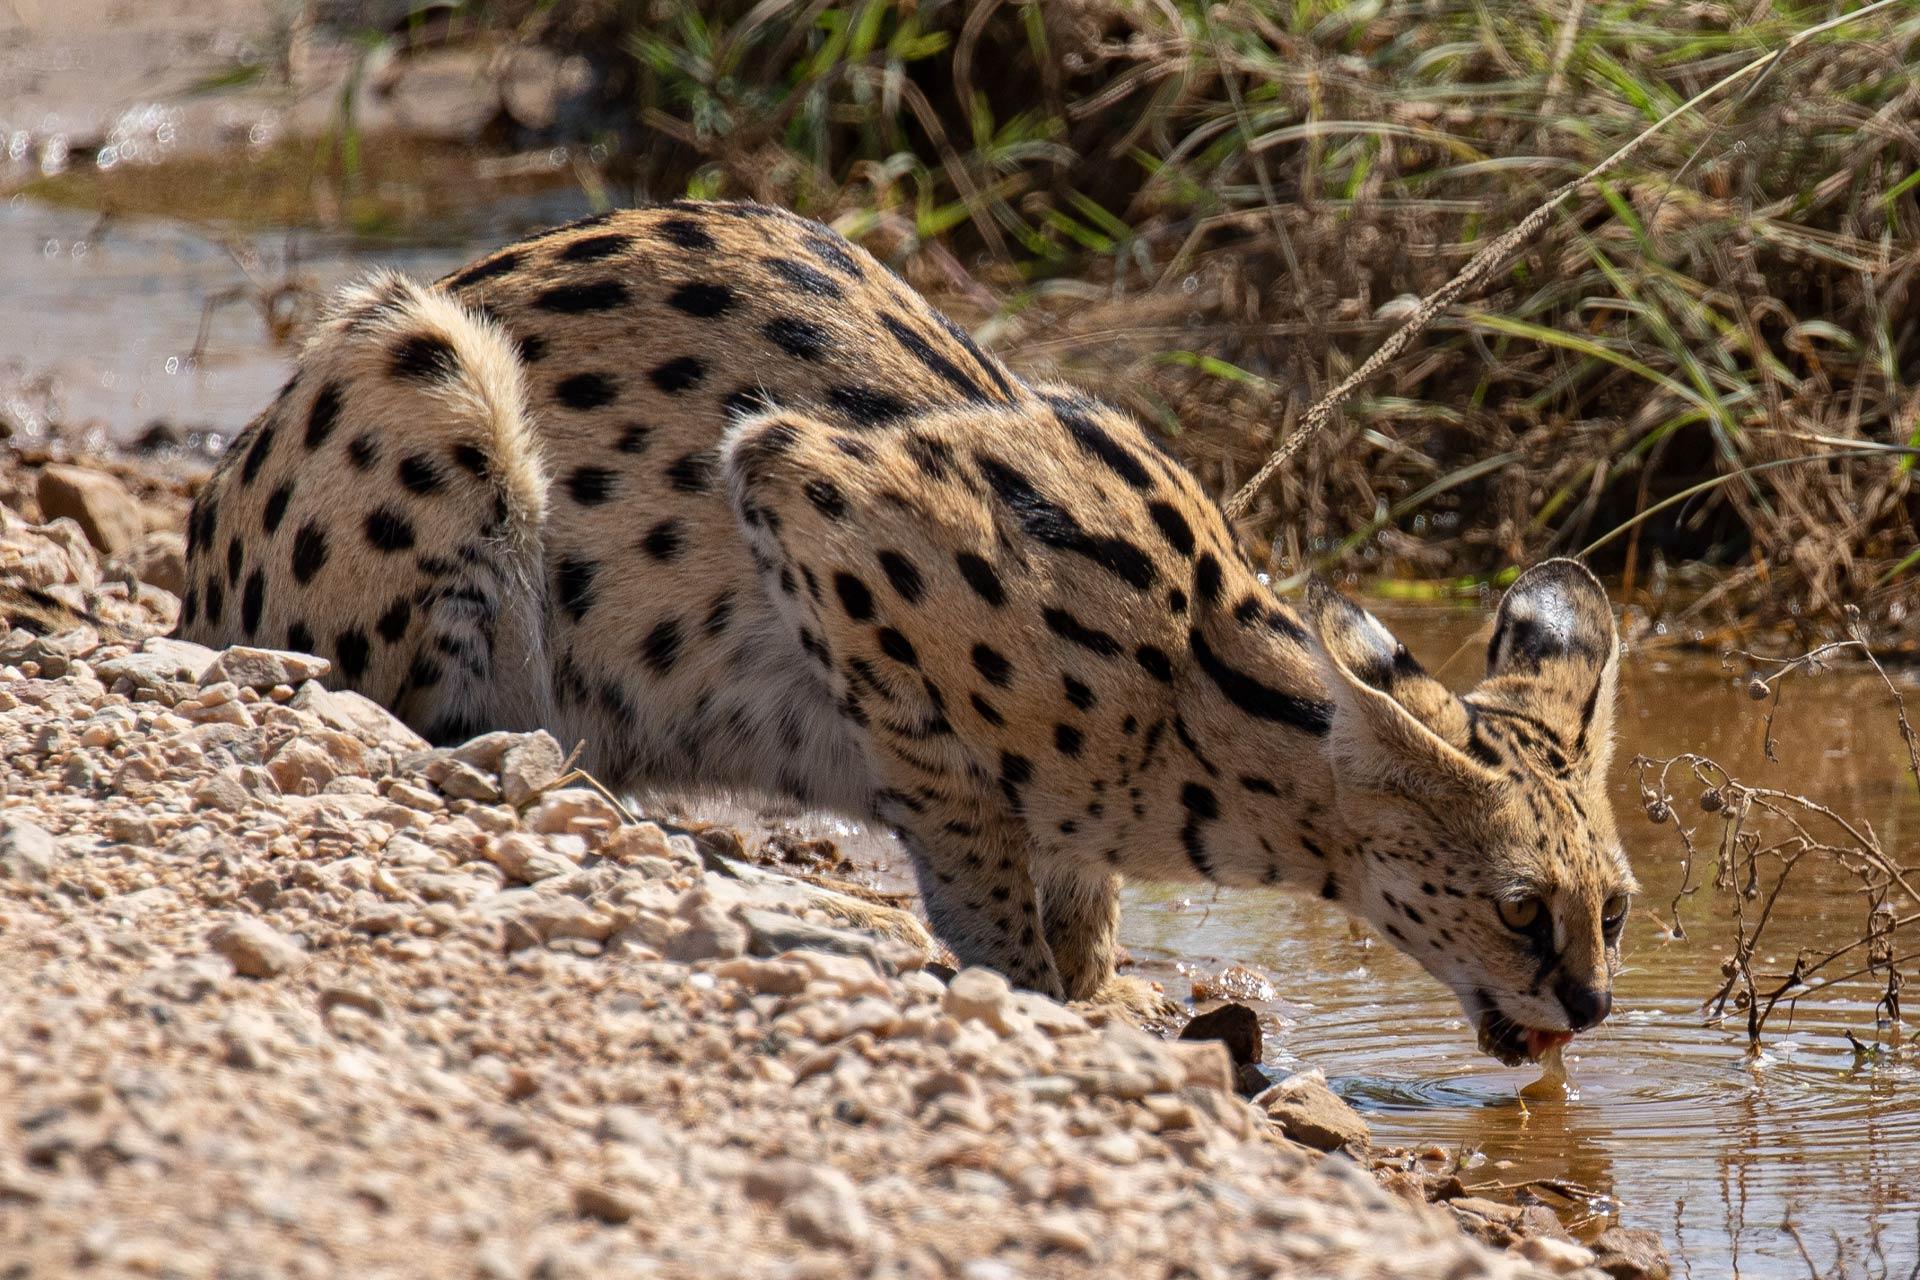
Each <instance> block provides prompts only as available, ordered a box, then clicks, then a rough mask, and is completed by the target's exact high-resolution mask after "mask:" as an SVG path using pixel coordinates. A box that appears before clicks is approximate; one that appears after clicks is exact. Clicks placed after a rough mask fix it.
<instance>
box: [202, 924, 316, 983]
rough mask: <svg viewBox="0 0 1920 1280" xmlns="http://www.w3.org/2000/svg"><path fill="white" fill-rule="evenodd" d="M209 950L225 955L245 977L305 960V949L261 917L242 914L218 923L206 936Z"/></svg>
mask: <svg viewBox="0 0 1920 1280" xmlns="http://www.w3.org/2000/svg"><path fill="white" fill-rule="evenodd" d="M208 942H210V943H211V944H212V946H213V949H214V950H215V951H216V952H218V953H219V954H220V955H223V956H225V957H226V958H227V961H228V963H230V964H231V965H233V967H234V970H235V971H236V972H238V973H242V974H245V975H246V976H247V977H249V978H273V977H278V976H279V975H280V974H283V973H286V972H287V971H288V970H290V969H294V968H296V967H298V966H299V965H302V964H304V963H306V959H307V949H306V948H305V947H303V946H301V945H300V944H299V943H298V942H296V941H294V940H293V939H292V938H289V937H288V936H287V935H286V934H284V933H281V932H280V931H279V930H277V929H275V928H274V927H273V926H272V925H269V924H267V923H266V922H265V921H264V920H257V919H254V918H253V917H252V916H242V917H240V918H239V919H237V920H234V921H233V922H231V923H230V924H225V925H222V926H221V927H220V928H218V929H216V930H214V931H213V934H212V936H211V937H209V938H208Z"/></svg>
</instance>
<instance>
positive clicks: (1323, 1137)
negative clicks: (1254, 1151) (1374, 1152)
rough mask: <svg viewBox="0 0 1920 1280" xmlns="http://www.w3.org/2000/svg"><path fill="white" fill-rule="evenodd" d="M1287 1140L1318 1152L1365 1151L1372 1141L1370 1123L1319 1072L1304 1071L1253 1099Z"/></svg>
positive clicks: (1254, 1103) (1255, 1104)
mask: <svg viewBox="0 0 1920 1280" xmlns="http://www.w3.org/2000/svg"><path fill="white" fill-rule="evenodd" d="M1253 1105H1254V1106H1256V1107H1259V1108H1260V1109H1261V1110H1263V1111H1265V1112H1266V1113H1267V1116H1268V1118H1269V1119H1271V1120H1272V1121H1273V1122H1274V1124H1275V1125H1277V1126H1279V1129H1280V1131H1281V1132H1282V1133H1284V1134H1285V1135H1286V1136H1287V1137H1289V1138H1292V1139H1293V1140H1294V1141H1295V1142H1298V1143H1301V1144H1302V1145H1304V1146H1309V1147H1312V1148H1314V1149H1315V1150H1316V1151H1337V1150H1339V1149H1340V1148H1342V1147H1352V1148H1354V1149H1356V1150H1364V1149H1365V1148H1366V1147H1367V1146H1368V1145H1369V1143H1370V1142H1371V1140H1372V1139H1371V1135H1370V1134H1369V1133H1368V1132H1367V1122H1366V1121H1365V1120H1362V1119H1361V1118H1360V1113H1359V1112H1357V1111H1355V1110H1354V1109H1353V1108H1352V1107H1350V1106H1348V1105H1347V1104H1346V1103H1345V1102H1344V1101H1342V1100H1341V1098H1340V1096H1339V1095H1338V1094H1336V1093H1334V1091H1333V1090H1331V1089H1329V1088H1327V1080H1326V1077H1325V1076H1323V1075H1321V1074H1320V1072H1318V1071H1302V1072H1300V1073H1299V1074H1297V1075H1292V1076H1288V1077H1287V1078H1286V1079H1285V1080H1282V1081H1281V1082H1280V1083H1279V1084H1277V1085H1275V1086H1273V1088H1271V1089H1268V1090H1267V1091H1266V1092H1265V1093H1262V1094H1260V1095H1259V1096H1258V1097H1256V1098H1254V1099H1253Z"/></svg>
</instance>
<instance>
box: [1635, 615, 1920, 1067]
mask: <svg viewBox="0 0 1920 1280" xmlns="http://www.w3.org/2000/svg"><path fill="white" fill-rule="evenodd" d="M1838 650H1857V651H1858V652H1859V653H1860V654H1861V655H1863V656H1864V657H1865V658H1866V659H1867V661H1868V662H1869V663H1871V664H1872V665H1873V669H1874V671H1875V672H1876V673H1877V674H1878V675H1879V677H1880V681H1881V683H1882V684H1883V685H1884V686H1885V688H1886V691H1887V695H1888V699H1889V701H1890V703H1891V710H1892V713H1893V720H1894V723H1895V726H1896V727H1897V731H1898V733H1899V735H1900V740H1901V743H1902V745H1903V746H1904V748H1905V750H1906V756H1907V765H1908V771H1909V774H1910V776H1911V777H1912V779H1913V784H1914V787H1915V789H1916V791H1920V735H1916V733H1915V731H1914V728H1913V725H1912V723H1911V721H1910V720H1909V719H1908V716H1907V707H1906V699H1905V698H1904V696H1902V694H1901V692H1900V690H1899V688H1898V687H1897V686H1896V685H1895V684H1894V683H1893V681H1892V679H1891V678H1889V677H1888V675H1887V673H1886V672H1885V671H1884V670H1883V669H1882V668H1881V666H1880V664H1879V663H1878V662H1877V661H1875V659H1874V656H1873V653H1872V650H1871V648H1870V647H1869V646H1868V645H1867V644H1866V642H1865V641H1864V640H1863V639H1862V638H1861V637H1860V634H1859V630H1858V626H1857V622H1856V625H1855V628H1854V634H1853V637H1852V638H1851V639H1848V640H1844V641H1839V642H1836V643H1834V644H1828V645H1822V646H1821V647H1819V648H1818V649H1815V650H1812V651H1811V652H1808V653H1803V654H1800V655H1799V656H1797V657H1793V658H1772V657H1767V656H1765V655H1763V654H1756V653H1748V652H1746V651H1744V650H1738V649H1736V650H1733V651H1731V652H1729V653H1728V654H1727V655H1726V658H1725V661H1726V662H1728V663H1731V662H1732V661H1734V660H1735V659H1741V660H1744V661H1746V662H1748V663H1750V664H1752V666H1753V668H1754V672H1753V674H1752V676H1751V677H1750V678H1749V680H1748V681H1747V686H1746V689H1747V694H1748V696H1749V697H1751V698H1752V699H1754V700H1755V701H1757V702H1758V701H1764V702H1766V703H1767V713H1766V720H1765V724H1764V725H1763V727H1762V732H1763V733H1764V734H1765V746H1766V754H1767V758H1768V759H1769V760H1777V759H1778V756H1776V755H1775V750H1774V749H1775V746H1776V745H1777V743H1776V741H1775V739H1774V737H1773V721H1774V714H1775V712H1776V711H1777V710H1778V709H1779V703H1780V697H1781V692H1782V689H1783V688H1784V686H1785V683H1786V680H1787V677H1789V676H1791V675H1795V674H1804V675H1813V674H1816V673H1818V672H1819V671H1821V670H1822V669H1823V659H1824V658H1826V657H1827V656H1828V655H1830V654H1832V653H1834V652H1835V651H1838ZM1633 764H1634V767H1635V768H1636V769H1638V770H1639V773H1640V799H1641V803H1642V805H1643V807H1644V808H1645V809H1646V813H1647V817H1648V819H1649V820H1650V821H1652V822H1654V823H1666V822H1668V821H1673V820H1675V819H1676V817H1677V813H1678V807H1677V806H1678V802H1677V801H1676V800H1675V799H1674V795H1673V792H1674V789H1675V788H1676V787H1684V786H1687V785H1688V779H1689V778H1691V781H1692V784H1694V785H1698V786H1699V787H1700V788H1701V791H1700V793H1699V798H1698V800H1697V801H1696V802H1695V803H1696V804H1697V806H1698V808H1699V809H1700V810H1701V811H1702V812H1703V813H1705V814H1707V815H1708V817H1707V818H1705V819H1703V820H1702V821H1701V823H1700V824H1699V825H1697V826H1694V827H1688V826H1686V825H1684V824H1681V823H1678V822H1676V823H1675V825H1676V828H1677V832H1676V834H1677V835H1678V837H1679V840H1680V844H1681V850H1682V862H1681V865H1682V876H1681V883H1680V887H1679V889H1678V890H1676V891H1675V893H1674V896H1673V900H1672V902H1671V903H1670V904H1669V906H1668V909H1667V914H1668V917H1669V919H1668V920H1665V921H1662V922H1661V923H1662V924H1663V925H1664V926H1665V928H1666V930H1667V933H1668V936H1669V937H1671V938H1674V939H1676V940H1677V939H1682V938H1685V937H1686V936H1687V935H1686V929H1685V927H1684V926H1683V925H1682V923H1681V919H1680V913H1681V907H1682V905H1683V904H1684V902H1685V901H1686V900H1687V899H1688V898H1690V897H1692V896H1694V895H1695V894H1697V893H1699V892H1700V890H1701V889H1703V888H1707V887H1709V884H1710V885H1711V888H1712V889H1713V890H1714V892H1715V894H1716V895H1718V896H1720V897H1723V898H1724V900H1725V901H1726V902H1727V903H1729V904H1730V910H1729V914H1730V918H1731V922H1732V924H1733V950H1732V953H1731V954H1729V955H1728V956H1727V958H1726V959H1725V961H1723V962H1722V964H1721V974H1722V977H1723V981H1722V983H1721V985H1720V988H1719V990H1717V991H1715V992H1714V993H1713V994H1712V995H1711V996H1709V997H1708V998H1707V1000H1706V1001H1705V1003H1704V1005H1703V1009H1704V1011H1705V1013H1706V1015H1707V1019H1708V1021H1709V1022H1710V1023H1719V1022H1723V1021H1725V1019H1726V1018H1727V1017H1728V1014H1729V1011H1731V1012H1732V1014H1734V1015H1735V1016H1739V1015H1745V1018H1746V1024H1747V1042H1748V1044H1749V1046H1750V1047H1754V1048H1757V1047H1758V1046H1759V1043H1760V1037H1761V1034H1762V1032H1763V1031H1764V1030H1765V1029H1766V1025H1767V1021H1768V1019H1769V1018H1770V1017H1771V1016H1772V1015H1773V1013H1774V1011H1775V1010H1776V1009H1778V1008H1779V1007H1780V1006H1782V1005H1785V1006H1786V1007H1787V1009H1788V1010H1789V1016H1791V1010H1792V1009H1793V1007H1794V1006H1795V1004H1796V1003H1797V1002H1798V1001H1800V1000H1802V999H1804V998H1806V997H1808V996H1812V995H1817V994H1819V993H1820V992H1823V991H1826V990H1828V989H1830V988H1834V987H1839V986H1842V985H1845V984H1859V985H1869V986H1871V987H1872V988H1873V989H1874V990H1876V991H1877V992H1878V995H1877V997H1876V999H1875V1004H1874V1014H1875V1027H1874V1038H1875V1039H1876V1040H1884V1041H1885V1042H1886V1044H1887V1045H1888V1046H1889V1047H1893V1048H1897V1047H1898V1046H1899V1044H1900V1042H1901V1012H1900V997H1901V992H1902V991H1903V990H1904V989H1905V988H1906V985H1907V983H1908V981H1909V980H1910V979H1912V978H1913V977H1915V976H1916V974H1920V949H1916V948H1914V947H1913V946H1912V945H1911V939H1912V938H1913V937H1914V936H1915V930H1914V926H1915V925H1916V924H1920V888H1916V881H1917V880H1920V873H1917V872H1916V870H1915V869H1913V868H1908V867H1904V866H1902V865H1901V863H1900V861H1899V859H1898V858H1897V857H1894V856H1892V855H1890V854H1889V853H1888V852H1887V851H1886V849H1884V848H1883V847H1882V845H1881V843H1880V839H1879V837H1878V835H1877V834H1876V833H1875V832H1874V829H1873V825H1872V824H1871V823H1870V822H1867V821H1866V820H1864V819H1858V818H1848V817H1845V816H1843V815H1841V814H1840V813H1839V812H1837V811H1835V810H1834V809H1833V808H1831V807H1830V806H1828V805H1825V804H1822V803H1821V802H1820V801H1818V800H1815V799H1813V798H1811V797H1809V796H1804V795H1797V794H1795V793H1793V792H1789V791H1782V790H1778V789H1776V788H1772V787H1756V786H1751V785H1749V784H1747V783H1744V782H1741V781H1740V780H1739V779H1737V778H1735V777H1734V776H1733V775H1732V774H1730V773H1729V772H1728V771H1727V770H1726V769H1725V768H1724V767H1723V766H1721V765H1720V764H1719V763H1718V762H1716V761H1715V760H1713V759H1712V758H1711V757H1708V756H1705V755H1701V754H1697V753H1693V752H1688V753H1686V754H1683V755H1678V756H1673V757H1670V758H1667V759H1658V760H1656V759H1650V758H1648V757H1646V756H1636V757H1635V758H1634V760H1633ZM1716 821H1717V822H1718V824H1719V829H1718V831H1717V832H1716V831H1708V832H1705V833H1703V832H1702V828H1703V827H1709V826H1711V824H1712V823H1713V822H1716ZM1709 845H1710V846H1711V849H1710V851H1711V854H1712V879H1711V881H1710V882H1707V881H1703V882H1701V883H1695V878H1694V877H1695V873H1696V869H1697V865H1698V864H1699V862H1700V860H1701V859H1700V855H1701V854H1703V853H1705V852H1708V851H1709V850H1708V847H1707V846H1709ZM1817 866H1829V867H1837V868H1839V869H1840V870H1841V871H1843V872H1844V873H1845V874H1846V875H1847V876H1849V877H1850V878H1852V879H1853V880H1854V881H1856V882H1857V887H1856V888H1855V890H1854V894H1855V897H1856V899H1857V901H1858V902H1859V905H1860V909H1861V921H1860V925H1859V933H1858V936H1856V937H1855V938H1854V939H1853V940H1852V941H1850V942H1846V943H1843V944H1841V945H1837V946H1834V947H1832V948H1831V949H1830V950H1827V951H1825V952H1824V953H1823V952H1821V951H1820V950H1819V949H1818V948H1809V947H1803V948H1800V949H1798V950H1797V951H1796V952H1795V954H1794V959H1793V964H1792V967H1791V968H1790V969H1789V970H1788V971H1787V972H1785V973H1767V974H1761V973H1757V972H1756V971H1755V963H1756V957H1757V956H1758V955H1759V954H1760V952H1761V948H1762V940H1763V939H1764V938H1765V937H1766V933H1767V927H1768V924H1769V923H1770V922H1771V920H1772V919H1773V913H1774V908H1775V906H1776V905H1777V904H1778V903H1779V902H1780V901H1781V898H1782V896H1783V895H1784V894H1785V893H1786V892H1787V891H1788V887H1789V883H1790V882H1792V883H1794V885H1795V887H1796V888H1798V887H1799V881H1795V879H1794V877H1795V873H1796V872H1800V873H1801V875H1800V881H1805V880H1806V879H1808V875H1809V873H1810V872H1811V870H1812V869H1813V868H1815V867H1817ZM1809 891H1812V890H1811V889H1810V890H1809ZM1656 918H1657V917H1656ZM1903 947H1904V950H1903ZM1847 1035H1848V1038H1849V1039H1850V1040H1852V1041H1853V1043H1854V1046H1855V1049H1856V1051H1862V1050H1864V1049H1865V1046H1864V1045H1863V1044H1862V1042H1861V1041H1860V1040H1859V1039H1857V1038H1856V1037H1854V1036H1853V1033H1852V1032H1848V1033H1847Z"/></svg>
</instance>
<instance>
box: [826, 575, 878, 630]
mask: <svg viewBox="0 0 1920 1280" xmlns="http://www.w3.org/2000/svg"><path fill="white" fill-rule="evenodd" d="M833 591H834V594H835V595H837V596H839V597H840V607H841V608H842V609H845V610H846V611H847V616H848V617H849V618H852V619H853V620H854V621H855V622H867V621H869V620H871V619H872V617H873V592H871V591H869V590H867V584H866V583H864V582H862V581H860V579H858V578H856V577H854V576H853V575H852V574H850V573H836V574H834V575H833Z"/></svg>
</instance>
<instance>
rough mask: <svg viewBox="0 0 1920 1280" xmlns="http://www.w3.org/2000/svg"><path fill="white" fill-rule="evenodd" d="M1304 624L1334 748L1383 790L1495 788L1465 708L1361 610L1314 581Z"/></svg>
mask: <svg viewBox="0 0 1920 1280" xmlns="http://www.w3.org/2000/svg"><path fill="white" fill-rule="evenodd" d="M1306 613H1307V619H1308V621H1309V622H1310V623H1311V625H1312V627H1313V631H1314V634H1315V637H1316V639H1317V641H1318V643H1317V644H1316V646H1315V650H1316V652H1317V654H1318V655H1319V657H1320V661H1321V666H1322V669H1323V675H1324V677H1325V679H1326V682H1327V686H1328V688H1329V689H1330V690H1331V692H1332V694H1333V700H1334V706H1335V711H1334V717H1333V732H1332V739H1333V749H1334V750H1335V752H1337V753H1338V754H1339V755H1340V757H1341V758H1342V760H1343V761H1345V762H1346V763H1347V764H1348V765H1349V766H1350V768H1351V769H1352V770H1353V771H1354V772H1355V773H1356V774H1359V775H1361V776H1364V777H1367V778H1368V779H1369V780H1370V781H1372V782H1373V783H1375V784H1376V785H1379V786H1381V787H1384V788H1386V789H1388V790H1395V791H1401V792H1405V793H1409V794H1415V795H1437V794H1447V793H1453V792H1457V791H1459V790H1460V789H1462V788H1469V789H1477V788H1483V787H1487V786H1490V785H1492V784H1493V782H1494V781H1495V777H1494V775H1493V773H1492V772H1491V770H1490V769H1489V767H1488V766H1489V763H1490V762H1488V761H1484V760H1480V759H1477V758H1475V756H1474V755H1473V753H1472V749H1471V744H1472V738H1471V734H1470V732H1469V730H1470V725H1469V722H1468V719H1467V709H1466V707H1465V706H1464V705H1463V704H1462V703H1461V701H1460V699H1458V698H1456V697H1455V696H1454V695H1453V694H1452V692H1450V691H1449V690H1448V689H1447V687H1446V686H1445V685H1443V684H1441V683H1440V682H1439V681H1438V680H1436V679H1434V678H1433V677H1432V676H1430V675H1428V674H1427V672H1426V670H1425V668H1423V667H1422V666H1421V665H1420V664H1419V663H1418V662H1417V661H1415V660H1414V657H1413V655H1412V654H1411V653H1409V652H1407V647H1406V646H1405V645H1404V644H1402V643H1400V641H1399V640H1398V639H1397V638H1395V636H1394V635H1393V633H1392V632H1390V631H1388V630H1387V628H1386V627H1385V626H1384V625H1383V624H1382V623H1381V622H1380V620H1379V619H1378V618H1376V617H1374V616H1373V615H1372V614H1371V613H1368V612H1367V611H1366V610H1365V609H1362V608H1361V607H1360V606H1359V605H1357V604H1354V603H1353V602H1352V601H1351V600H1348V599H1347V598H1346V597H1345V596H1343V595H1341V594H1340V593H1339V592H1338V591H1336V590H1334V589H1333V587H1332V586H1330V585H1328V584H1327V583H1326V582H1324V581H1322V580H1321V579H1319V578H1315V579H1313V580H1312V582H1310V583H1309V584H1308V587H1307V610H1306Z"/></svg>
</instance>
